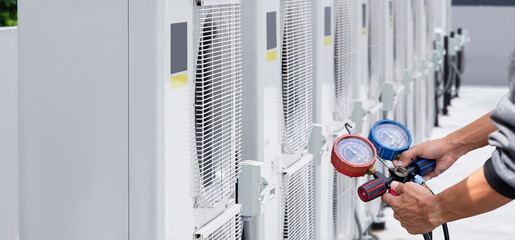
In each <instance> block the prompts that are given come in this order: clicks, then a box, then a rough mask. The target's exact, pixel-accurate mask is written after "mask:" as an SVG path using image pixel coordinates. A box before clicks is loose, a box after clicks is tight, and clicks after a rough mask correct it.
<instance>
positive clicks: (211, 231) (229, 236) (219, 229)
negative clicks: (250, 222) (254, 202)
mask: <svg viewBox="0 0 515 240" xmlns="http://www.w3.org/2000/svg"><path fill="white" fill-rule="evenodd" d="M240 210H241V208H240V206H239V205H235V206H233V207H231V208H229V209H228V210H227V211H225V212H224V213H222V215H220V216H218V217H217V218H215V219H214V220H213V221H211V222H209V223H208V224H207V225H206V226H204V227H202V228H200V229H199V230H198V231H197V232H195V234H194V239H195V240H240V239H241V238H242V236H241V235H242V234H241V233H242V223H241V215H240Z"/></svg>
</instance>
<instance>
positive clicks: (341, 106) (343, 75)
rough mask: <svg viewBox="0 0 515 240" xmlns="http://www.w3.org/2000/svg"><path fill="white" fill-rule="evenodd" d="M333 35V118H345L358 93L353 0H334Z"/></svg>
mask: <svg viewBox="0 0 515 240" xmlns="http://www.w3.org/2000/svg"><path fill="white" fill-rule="evenodd" d="M336 9H337V13H336V30H335V36H334V43H335V46H334V48H335V54H334V71H335V75H334V79H335V94H336V106H335V108H336V109H335V119H336V120H340V121H343V120H346V119H347V118H350V116H351V113H352V107H353V106H352V103H353V101H354V99H356V98H357V93H358V84H357V79H358V72H357V69H358V65H357V61H358V60H357V56H358V55H357V47H358V42H357V41H358V19H357V18H358V16H357V13H356V11H357V10H356V9H357V1H356V0H338V2H337V8H336Z"/></svg>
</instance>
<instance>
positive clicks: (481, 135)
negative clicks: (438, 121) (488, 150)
mask: <svg viewBox="0 0 515 240" xmlns="http://www.w3.org/2000/svg"><path fill="white" fill-rule="evenodd" d="M490 114H491V112H489V113H487V114H485V115H484V116H482V117H481V118H479V119H477V120H476V121H474V122H472V123H470V124H468V125H467V126H465V127H463V128H461V129H459V130H457V131H455V132H453V133H451V134H449V135H447V136H446V137H445V138H444V139H443V140H444V141H445V142H446V147H449V148H450V150H452V151H453V152H454V153H455V155H456V157H460V156H462V155H464V154H466V153H467V152H469V151H472V150H474V149H476V148H480V147H484V146H486V145H487V144H488V135H490V133H492V132H494V131H496V130H497V127H496V126H495V125H494V124H493V122H492V119H490Z"/></svg>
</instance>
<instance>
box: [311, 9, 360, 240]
mask: <svg viewBox="0 0 515 240" xmlns="http://www.w3.org/2000/svg"><path fill="white" fill-rule="evenodd" d="M334 3H335V2H334V1H333V0H320V1H313V2H312V22H313V32H312V36H313V59H314V61H313V69H314V85H313V86H314V87H313V96H314V98H313V123H314V125H313V130H312V133H311V137H310V141H309V150H310V153H311V154H313V163H314V192H315V199H314V200H315V201H314V206H315V233H316V234H315V238H316V239H335V237H334V236H335V231H334V224H333V209H334V207H335V206H334V205H333V204H334V203H333V191H332V189H333V184H334V182H333V178H334V167H333V166H332V164H331V149H332V145H333V138H334V136H335V135H334V133H335V131H336V130H335V129H338V128H339V127H338V126H337V125H340V126H341V124H336V122H335V119H334V113H335V112H334V108H333V106H334V104H335V102H336V101H335V96H336V95H335V77H334V56H335V52H334V49H335V45H334V40H335V38H334V30H335V8H334V7H335V5H334ZM342 104H344V103H342ZM349 105H351V103H349Z"/></svg>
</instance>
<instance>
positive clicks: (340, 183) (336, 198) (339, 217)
mask: <svg viewBox="0 0 515 240" xmlns="http://www.w3.org/2000/svg"><path fill="white" fill-rule="evenodd" d="M333 172H334V173H333V175H334V177H333V181H334V182H333V183H334V184H333V225H334V231H335V233H334V235H335V237H336V239H351V238H352V235H353V232H352V230H353V227H354V225H353V223H354V222H353V218H354V206H353V204H352V198H353V196H354V189H355V186H354V181H352V179H351V178H349V177H347V176H345V175H343V174H341V173H338V172H337V171H336V170H333Z"/></svg>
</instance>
